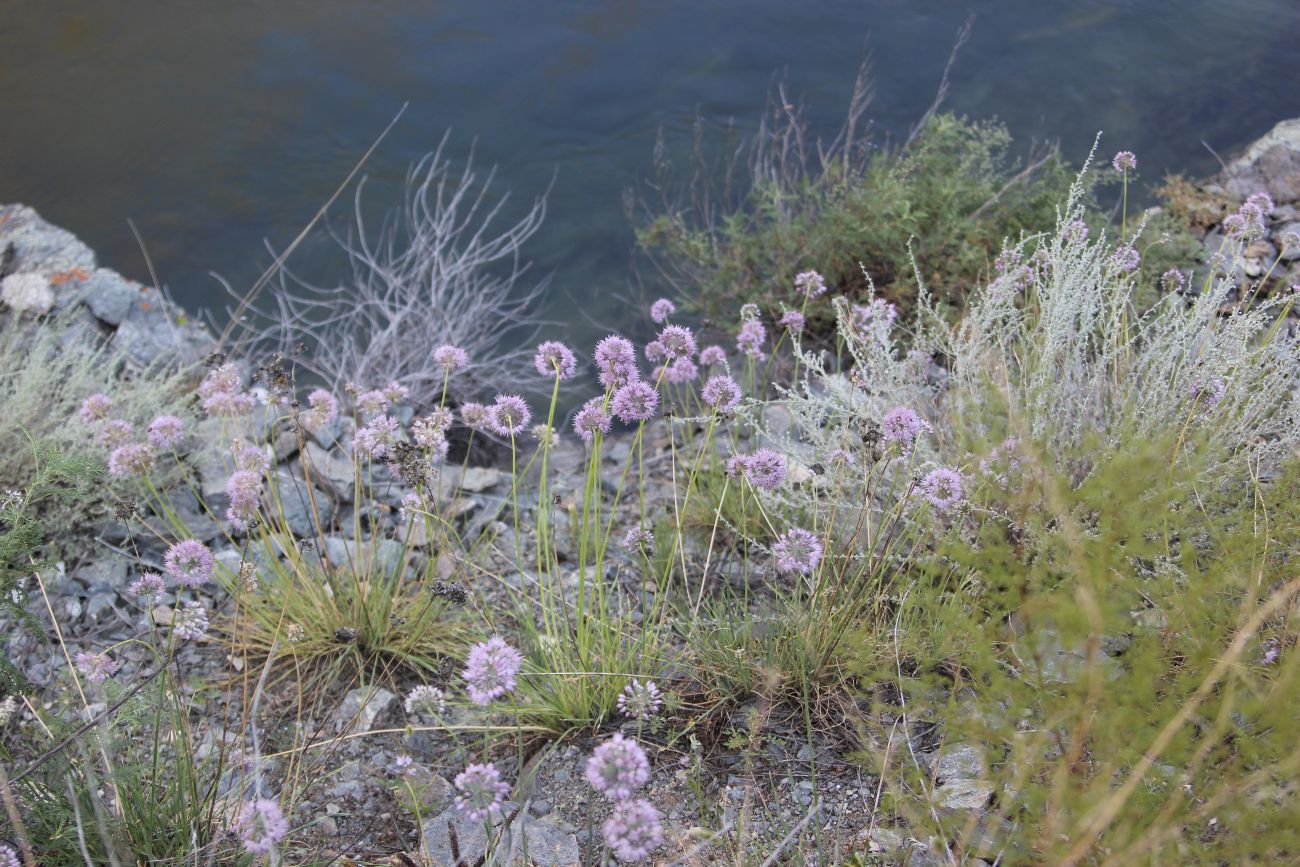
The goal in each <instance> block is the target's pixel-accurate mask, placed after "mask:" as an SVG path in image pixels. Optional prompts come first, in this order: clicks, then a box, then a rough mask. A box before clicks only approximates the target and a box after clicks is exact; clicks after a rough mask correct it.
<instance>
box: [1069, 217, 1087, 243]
mask: <svg viewBox="0 0 1300 867" xmlns="http://www.w3.org/2000/svg"><path fill="white" fill-rule="evenodd" d="M1064 237H1065V240H1067V241H1073V242H1075V243H1079V244H1082V243H1083V242H1084V241H1086V240H1088V224H1087V223H1085V222H1084V221H1083V220H1071V221H1070V222H1069V224H1068V225H1067V226H1066V227H1065V232H1064Z"/></svg>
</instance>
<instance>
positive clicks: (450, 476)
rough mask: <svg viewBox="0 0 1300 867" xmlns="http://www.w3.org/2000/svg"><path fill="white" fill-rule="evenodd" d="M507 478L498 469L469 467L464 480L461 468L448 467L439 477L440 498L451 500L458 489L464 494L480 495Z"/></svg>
mask: <svg viewBox="0 0 1300 867" xmlns="http://www.w3.org/2000/svg"><path fill="white" fill-rule="evenodd" d="M505 478H506V477H505V474H504V473H502V472H501V471H500V470H498V469H497V468H496V467H468V468H466V470H465V477H464V479H463V480H462V479H461V473H460V468H459V467H455V466H448V467H446V468H444V469H443V471H442V473H441V474H439V476H438V498H439V499H442V500H446V499H449V498H450V497H451V496H452V495H453V494H454V493H455V492H456V490H457V488H459V489H460V490H461V491H463V492H468V493H471V494H480V493H482V492H483V491H486V490H488V489H489V488H495V487H496V486H497V485H499V484H501V483H502V481H504V480H505Z"/></svg>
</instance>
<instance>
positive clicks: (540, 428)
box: [529, 424, 560, 448]
mask: <svg viewBox="0 0 1300 867" xmlns="http://www.w3.org/2000/svg"><path fill="white" fill-rule="evenodd" d="M529 433H531V434H532V435H533V439H535V440H537V442H539V443H541V444H542V445H543V446H546V447H548V448H549V447H550V446H553V445H556V444H557V443H559V441H560V434H559V431H557V430H556V429H555V428H553V427H551V426H550V425H546V424H535V425H533V429H532V430H531V431H529Z"/></svg>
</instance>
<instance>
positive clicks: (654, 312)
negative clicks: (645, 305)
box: [650, 298, 677, 325]
mask: <svg viewBox="0 0 1300 867" xmlns="http://www.w3.org/2000/svg"><path fill="white" fill-rule="evenodd" d="M676 312H677V305H676V304H674V303H673V302H671V301H669V300H668V299H667V298H660V299H659V300H658V301H656V302H655V303H653V304H651V305H650V318H651V319H653V320H654V321H655V323H656V324H658V325H663V324H664V323H665V322H667V321H668V317H669V316H672V315H673V314H674V313H676Z"/></svg>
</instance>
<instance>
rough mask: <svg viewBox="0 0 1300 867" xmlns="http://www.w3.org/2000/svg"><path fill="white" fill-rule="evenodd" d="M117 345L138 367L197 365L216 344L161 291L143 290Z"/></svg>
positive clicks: (120, 329) (124, 322)
mask: <svg viewBox="0 0 1300 867" xmlns="http://www.w3.org/2000/svg"><path fill="white" fill-rule="evenodd" d="M113 344H114V346H116V347H117V348H119V349H121V350H122V351H123V352H124V353H125V355H126V356H127V358H128V359H129V360H130V362H131V363H132V364H133V365H135V366H136V367H138V368H142V369H143V368H147V367H152V366H154V365H175V364H181V365H186V364H197V363H198V362H200V361H202V360H203V359H204V358H205V357H207V356H208V355H209V354H210V353H211V352H212V350H213V348H214V347H215V346H216V341H215V340H214V339H213V337H212V335H211V334H210V333H209V332H208V330H207V329H206V328H205V327H203V325H202V324H201V323H199V322H196V321H194V320H192V319H190V318H189V317H188V316H187V315H186V314H185V313H183V312H182V311H180V310H177V309H176V308H175V307H174V306H173V305H172V304H171V302H169V301H168V300H167V299H166V298H164V297H163V296H162V295H161V294H160V293H159V292H157V291H156V290H154V289H151V288H149V287H141V288H140V290H139V291H138V292H136V293H135V297H134V298H133V299H132V302H131V308H130V310H128V311H127V314H126V316H125V318H123V320H122V322H121V324H120V325H118V327H117V334H116V336H115V337H114V339H113Z"/></svg>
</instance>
